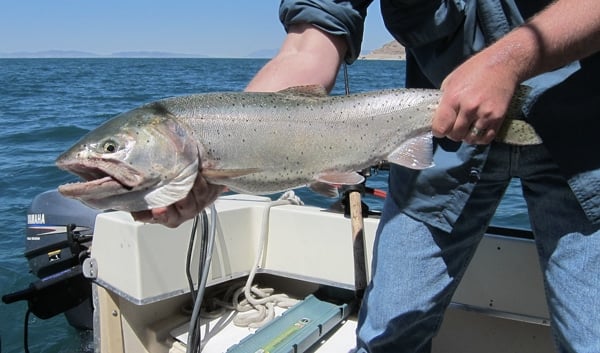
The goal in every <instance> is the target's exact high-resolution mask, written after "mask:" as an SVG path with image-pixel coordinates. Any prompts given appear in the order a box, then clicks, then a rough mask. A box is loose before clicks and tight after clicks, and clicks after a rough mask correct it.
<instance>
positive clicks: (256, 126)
mask: <svg viewBox="0 0 600 353" xmlns="http://www.w3.org/2000/svg"><path fill="white" fill-rule="evenodd" d="M439 97H440V94H439V91H435V90H417V89H414V90H406V89H403V90H386V91H379V92H377V94H369V93H365V94H355V95H351V96H332V97H327V96H324V97H322V96H311V95H296V94H290V93H288V92H285V93H283V92H282V93H243V94H240V93H218V94H202V95H192V96H186V97H179V98H171V99H167V100H163V101H162V103H163V105H164V106H165V107H166V108H167V109H168V110H169V111H170V112H171V113H173V114H174V115H175V116H176V117H177V118H178V119H179V120H181V121H183V122H184V123H185V125H187V126H188V127H189V128H190V130H191V131H190V133H192V134H194V135H195V136H196V139H197V140H198V143H199V146H200V149H201V159H202V164H203V167H204V168H211V169H219V170H225V171H227V170H234V171H236V170H244V169H248V170H258V171H257V172H254V173H251V174H248V175H244V176H240V177H235V178H231V179H227V180H218V181H214V182H216V183H220V184H225V185H227V186H229V187H230V188H231V189H233V190H236V191H240V192H249V193H258V194H265V193H272V192H278V191H281V190H285V189H291V188H295V187H298V186H302V185H306V184H307V183H310V182H311V181H313V180H314V178H315V177H316V176H317V175H319V174H320V173H322V172H327V171H339V172H349V171H356V170H361V169H364V168H366V167H368V166H371V165H374V164H376V163H378V162H379V161H381V160H383V159H385V158H386V157H387V155H388V154H389V153H391V152H392V151H394V150H395V149H396V148H398V147H399V146H400V145H401V144H402V143H403V142H405V141H406V140H407V139H409V138H410V137H414V136H416V135H420V134H422V133H424V132H426V131H429V130H430V129H431V117H432V115H433V111H434V109H435V107H436V106H437V103H438V101H439Z"/></svg>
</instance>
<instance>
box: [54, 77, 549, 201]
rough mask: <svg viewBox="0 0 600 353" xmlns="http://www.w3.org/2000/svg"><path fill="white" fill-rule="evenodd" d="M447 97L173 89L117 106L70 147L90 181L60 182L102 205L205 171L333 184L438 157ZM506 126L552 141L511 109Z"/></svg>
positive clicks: (261, 190)
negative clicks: (441, 107)
mask: <svg viewBox="0 0 600 353" xmlns="http://www.w3.org/2000/svg"><path fill="white" fill-rule="evenodd" d="M440 97H441V93H440V91H438V90H419V89H393V90H383V91H376V92H370V93H360V94H353V95H348V96H327V95H326V94H325V92H324V91H323V90H322V89H320V88H318V87H312V86H308V87H295V88H290V89H287V90H284V91H280V92H276V93H255V92H253V93H250V92H236V93H208V94H196V95H190V96H182V97H175V98H168V99H164V100H160V101H157V102H154V103H149V104H146V105H143V106H141V107H139V108H137V109H133V110H131V111H129V112H126V113H123V114H119V115H117V116H116V117H114V118H112V119H111V120H109V121H107V122H106V123H104V124H103V125H101V126H99V127H98V128H96V129H95V130H93V131H91V132H90V133H88V134H87V135H86V136H84V137H83V138H82V139H81V140H80V141H79V142H77V143H76V144H75V145H74V146H73V147H71V148H70V149H69V150H68V151H66V152H65V153H63V154H62V155H61V156H60V157H59V158H58V159H57V161H56V164H57V166H58V167H59V168H61V169H64V170H67V171H69V172H72V173H74V174H77V175H79V176H80V177H81V178H83V179H84V180H86V181H85V182H82V183H74V184H67V185H62V186H60V187H59V191H60V192H61V193H62V194H63V195H65V196H68V197H73V198H77V199H80V200H81V201H83V202H84V203H86V204H88V205H90V206H92V207H95V208H101V209H117V210H124V211H139V210H145V209H150V208H156V207H161V206H167V205H170V204H172V203H174V202H176V201H178V200H180V199H182V198H184V197H185V196H186V195H187V194H188V192H189V191H190V189H191V187H192V184H193V183H194V180H195V178H196V176H197V174H198V173H201V174H202V175H203V177H204V178H206V179H207V181H208V182H210V183H213V184H221V185H225V186H227V187H229V189H231V190H234V191H238V192H244V193H251V194H270V193H274V192H279V191H283V190H288V189H293V188H296V187H300V186H304V185H308V186H310V187H311V188H312V189H314V190H315V191H318V192H321V193H324V194H329V193H331V191H333V190H335V187H336V186H338V185H348V184H358V183H361V182H362V181H363V177H362V176H361V175H359V174H358V173H356V171H359V170H362V169H365V168H367V167H369V166H372V165H376V164H378V163H379V162H381V161H383V160H386V161H388V162H390V163H395V164H399V165H403V166H406V167H408V168H415V169H421V168H427V167H429V166H431V165H432V139H431V119H432V116H433V112H434V110H435V109H436V107H437V104H438V102H439V100H440ZM514 100H515V101H517V100H516V99H514ZM515 104H517V103H515ZM498 136H499V140H500V141H504V142H507V143H513V144H538V143H540V142H541V141H540V139H539V137H538V136H537V135H536V134H535V132H534V131H533V128H532V127H531V126H530V125H528V124H526V123H524V122H523V121H519V120H513V119H511V118H510V117H508V118H507V119H506V120H505V123H504V127H503V130H502V131H501V132H500V133H499V134H498Z"/></svg>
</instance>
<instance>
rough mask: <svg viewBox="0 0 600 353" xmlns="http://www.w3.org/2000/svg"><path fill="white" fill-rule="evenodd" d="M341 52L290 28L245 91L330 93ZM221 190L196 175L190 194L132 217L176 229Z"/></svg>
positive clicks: (328, 40) (319, 34)
mask: <svg viewBox="0 0 600 353" xmlns="http://www.w3.org/2000/svg"><path fill="white" fill-rule="evenodd" d="M345 53H346V42H345V40H344V39H343V38H342V37H336V36H332V35H330V34H327V33H325V32H323V31H321V30H319V29H317V28H315V27H313V26H311V25H308V24H301V25H295V26H292V27H291V28H290V31H289V33H288V35H287V36H286V39H285V41H284V43H283V45H282V47H281V50H280V51H279V53H278V54H277V55H276V56H275V57H274V58H273V59H272V60H270V61H269V62H268V63H267V64H266V65H265V66H264V67H263V68H262V69H261V70H260V71H259V72H258V73H257V74H256V76H255V77H254V79H253V80H252V81H251V82H250V83H249V84H248V87H247V88H246V90H247V91H263V92H269V91H278V90H281V89H285V88H288V87H290V86H300V85H312V84H318V85H322V86H324V87H325V88H327V90H328V91H330V90H331V89H332V87H333V85H334V83H335V78H336V75H337V72H338V69H339V67H340V64H341V62H342V60H343V58H344V55H345ZM224 190H225V188H224V187H222V186H220V185H213V184H209V183H207V182H206V180H205V179H204V178H203V177H202V175H201V174H199V175H198V177H197V178H196V182H195V184H194V186H193V187H192V191H191V192H190V193H189V194H188V195H187V196H186V197H185V198H184V199H183V200H180V201H177V202H176V203H174V204H172V205H170V206H167V207H160V208H155V209H152V210H147V211H140V212H132V215H133V217H134V219H136V220H138V221H142V222H149V223H160V224H163V225H165V226H167V227H177V226H179V225H180V224H182V223H183V222H185V221H187V220H188V219H192V218H193V217H194V216H195V215H197V214H198V213H199V212H200V211H202V210H203V209H204V208H205V207H207V206H209V205H210V204H211V203H213V202H214V201H215V200H216V199H217V197H218V196H219V194H221V193H222V192H223V191H224Z"/></svg>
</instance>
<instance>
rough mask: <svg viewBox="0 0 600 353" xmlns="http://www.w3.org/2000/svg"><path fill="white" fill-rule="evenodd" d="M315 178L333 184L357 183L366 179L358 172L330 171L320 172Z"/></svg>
mask: <svg viewBox="0 0 600 353" xmlns="http://www.w3.org/2000/svg"><path fill="white" fill-rule="evenodd" d="M315 179H316V180H317V181H320V182H322V183H326V184H333V185H356V184H360V183H362V182H363V181H365V177H363V176H362V175H360V174H358V173H357V172H336V171H328V172H322V173H320V174H318V175H317V176H316V177H315Z"/></svg>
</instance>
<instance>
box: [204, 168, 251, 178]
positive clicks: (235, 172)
mask: <svg viewBox="0 0 600 353" xmlns="http://www.w3.org/2000/svg"><path fill="white" fill-rule="evenodd" d="M260 171H261V169H260V168H245V169H202V173H201V174H202V175H203V176H204V177H206V178H207V179H213V180H214V179H231V178H237V177H241V176H244V175H248V174H253V173H258V172H260Z"/></svg>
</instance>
